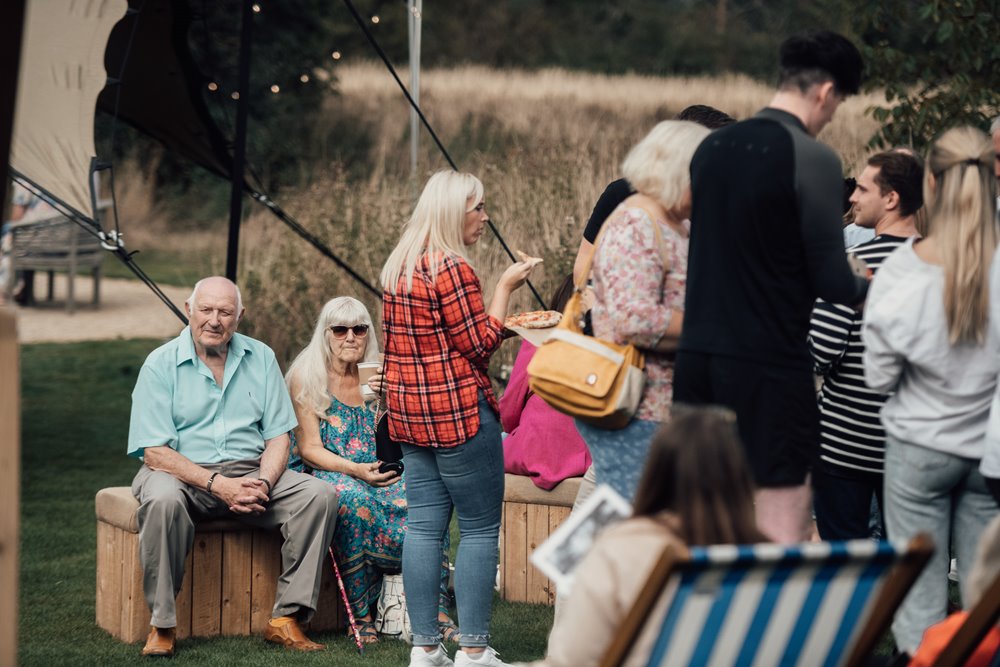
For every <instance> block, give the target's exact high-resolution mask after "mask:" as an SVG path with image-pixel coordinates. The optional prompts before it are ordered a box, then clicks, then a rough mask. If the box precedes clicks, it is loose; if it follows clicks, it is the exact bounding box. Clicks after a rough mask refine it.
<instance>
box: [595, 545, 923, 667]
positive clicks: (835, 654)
mask: <svg viewBox="0 0 1000 667" xmlns="http://www.w3.org/2000/svg"><path fill="white" fill-rule="evenodd" d="M932 552H933V544H932V542H931V539H930V537H929V536H926V535H920V536H918V537H916V538H914V540H912V541H911V542H910V544H908V545H904V546H901V547H898V548H897V547H894V546H892V545H891V544H889V543H887V542H879V543H876V542H872V541H870V540H856V541H851V542H817V543H810V544H799V545H791V546H784V545H777V544H758V545H753V546H733V545H722V546H712V547H707V548H692V549H690V551H689V552H687V553H685V552H684V551H683V550H680V551H678V550H676V549H675V548H671V547H668V548H667V550H666V551H664V553H663V555H662V556H661V557H660V559H659V561H658V562H657V564H656V566H655V567H654V568H653V572H652V574H651V575H650V577H649V579H648V580H647V582H646V585H645V587H644V588H643V590H642V592H641V593H640V595H639V598H638V599H637V600H636V603H635V605H634V606H633V608H632V609H631V611H630V612H629V613H628V615H627V616H626V618H625V621H624V622H623V624H622V628H621V630H620V631H619V632H618V633H617V634H616V636H615V640H614V642H613V643H612V645H611V646H610V647H609V649H608V651H607V653H606V654H605V656H604V658H603V660H602V661H601V665H602V667H618V666H619V665H623V664H628V665H646V666H647V667H659V666H661V665H670V666H675V665H713V666H715V665H718V666H727V667H728V666H730V665H732V666H737V665H739V666H745V667H751V666H752V667H772V666H775V665H806V666H809V667H812V666H813V665H816V666H819V665H822V666H824V667H825V666H830V667H833V666H838V665H850V666H854V665H860V664H863V662H864V660H865V659H866V658H867V657H868V656H869V655H870V653H871V652H872V650H873V649H874V647H875V645H876V644H877V642H878V641H879V639H880V638H881V637H882V635H883V633H884V632H885V630H886V629H887V627H888V625H889V623H890V621H891V620H892V616H893V613H894V612H895V610H896V607H898V606H899V604H900V602H902V600H903V597H904V596H905V595H906V592H907V591H908V590H909V588H910V586H911V585H912V584H913V581H914V579H916V577H917V575H918V574H919V573H920V571H921V570H922V569H923V567H924V565H926V563H927V560H928V559H929V558H930V556H931V553H932ZM647 626H652V627H647ZM644 630H645V632H646V633H650V634H654V635H655V639H654V640H653V642H652V649H651V653H650V655H649V656H648V657H646V656H640V655H635V656H629V652H630V651H631V649H632V647H633V646H634V645H635V643H636V640H637V639H638V638H639V637H640V635H643V631H644ZM643 636H644V638H646V642H645V644H647V645H648V643H649V635H648V634H647V635H643Z"/></svg>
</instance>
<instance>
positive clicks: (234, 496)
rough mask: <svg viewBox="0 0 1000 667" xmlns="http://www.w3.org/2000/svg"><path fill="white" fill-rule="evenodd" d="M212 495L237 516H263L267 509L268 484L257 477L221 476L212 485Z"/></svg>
mask: <svg viewBox="0 0 1000 667" xmlns="http://www.w3.org/2000/svg"><path fill="white" fill-rule="evenodd" d="M212 495H214V496H215V497H216V498H218V499H219V500H221V501H222V502H224V503H226V505H227V506H228V507H229V511H230V512H234V513H236V514H263V512H264V510H265V509H266V507H267V503H268V500H270V499H269V498H268V496H267V484H265V483H264V481H263V480H260V479H257V478H256V477H226V476H225V475H219V476H218V477H216V478H215V481H214V482H213V483H212Z"/></svg>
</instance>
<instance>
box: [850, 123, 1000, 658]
mask: <svg viewBox="0 0 1000 667" xmlns="http://www.w3.org/2000/svg"><path fill="white" fill-rule="evenodd" d="M992 161H993V149H992V147H991V145H990V140H989V137H987V136H986V134H985V133H983V132H981V131H979V130H977V129H974V128H971V127H959V128H955V129H952V130H949V131H948V132H946V133H945V134H943V135H942V136H941V137H940V138H939V139H938V140H937V141H936V142H935V143H934V145H933V146H932V147H931V151H930V154H929V155H928V159H927V165H926V171H925V176H924V202H925V205H926V207H927V217H928V223H929V231H928V233H927V236H926V237H925V238H923V239H920V240H914V239H910V240H909V241H907V242H906V243H905V244H904V245H902V246H901V247H900V248H899V249H898V250H896V252H895V253H893V254H892V255H890V256H889V258H888V259H886V260H885V261H884V262H883V263H882V266H881V268H880V269H879V272H878V273H877V274H876V276H875V279H874V280H873V282H872V288H871V291H870V293H869V295H868V302H867V304H866V306H865V317H864V325H863V328H862V340H863V341H864V344H865V352H864V357H863V358H864V372H865V382H866V383H867V384H868V386H869V387H870V388H871V389H872V390H874V391H876V392H879V393H883V394H887V393H890V392H894V393H893V395H892V396H891V397H890V398H889V399H888V400H887V401H886V403H885V407H884V408H883V409H882V424H883V426H884V427H885V432H886V452H885V472H884V474H885V491H884V494H885V521H886V528H887V530H888V534H889V535H888V536H889V539H891V540H894V541H897V540H907V539H909V538H911V537H913V536H914V535H916V534H917V533H921V532H925V533H929V534H930V535H931V537H932V538H933V539H934V544H935V550H934V555H933V556H932V558H931V561H930V562H929V563H928V565H927V567H926V568H925V569H924V571H923V573H922V574H921V575H920V577H919V578H918V579H917V581H916V583H915V584H914V585H913V587H912V588H911V590H910V593H909V595H908V596H907V597H906V599H905V600H904V601H903V604H902V605H901V606H900V608H899V611H898V612H897V614H896V618H895V620H894V622H893V625H892V630H893V634H894V635H895V637H896V644H897V646H898V647H899V648H900V649H901V650H902V651H905V652H907V653H909V654H911V655H912V653H913V652H914V651H915V650H916V648H917V646H918V645H919V643H920V639H921V637H922V636H923V634H924V631H925V630H926V629H927V628H928V627H930V626H931V625H933V624H935V623H937V622H939V621H941V620H942V619H944V617H945V614H946V613H947V606H948V578H947V572H948V561H949V553H951V552H954V554H955V556H956V557H957V559H958V577H959V583H960V585H961V588H962V597H963V599H965V598H966V594H967V593H968V577H967V575H968V572H967V570H968V567H969V565H970V564H972V563H973V562H974V560H975V549H976V544H977V542H978V540H979V536H980V535H981V534H982V532H983V530H984V529H985V528H986V525H987V524H988V523H989V522H990V520H991V519H992V518H993V517H994V516H996V515H997V513H998V508H997V503H996V501H995V500H994V499H993V496H992V495H991V494H990V492H989V490H988V489H987V487H986V482H985V481H984V479H983V476H982V474H980V472H979V463H980V459H981V458H982V457H983V453H984V441H985V440H986V429H987V419H988V417H989V413H990V404H991V402H992V400H993V396H994V392H995V390H996V386H997V374H998V373H1000V332H998V328H997V323H998V321H1000V299H998V298H997V295H1000V266H998V265H997V262H996V261H994V252H995V249H996V247H997V243H998V241H1000V231H998V228H997V225H996V222H995V205H994V201H995V199H996V188H997V186H996V179H995V178H994V175H993V173H992ZM991 263H992V264H993V266H992V268H991Z"/></svg>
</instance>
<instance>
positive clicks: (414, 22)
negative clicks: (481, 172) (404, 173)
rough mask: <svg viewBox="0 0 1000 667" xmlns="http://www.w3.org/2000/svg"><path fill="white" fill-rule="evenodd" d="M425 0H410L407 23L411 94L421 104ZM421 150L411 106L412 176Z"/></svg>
mask: <svg viewBox="0 0 1000 667" xmlns="http://www.w3.org/2000/svg"><path fill="white" fill-rule="evenodd" d="M423 8H424V2H423V0H409V16H408V21H407V25H408V26H409V35H410V95H411V96H412V97H413V101H414V102H415V103H416V104H417V105H419V104H420V26H421V21H422V14H423ZM419 150H420V118H419V117H418V116H417V111H416V109H414V108H412V107H411V108H410V177H411V178H414V179H415V178H416V176H417V153H418V152H419Z"/></svg>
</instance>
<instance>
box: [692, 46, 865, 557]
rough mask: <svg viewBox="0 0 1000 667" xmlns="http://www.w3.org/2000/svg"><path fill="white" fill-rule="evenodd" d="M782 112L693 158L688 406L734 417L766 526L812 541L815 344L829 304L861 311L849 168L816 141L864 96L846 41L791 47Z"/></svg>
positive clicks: (743, 125)
mask: <svg viewBox="0 0 1000 667" xmlns="http://www.w3.org/2000/svg"><path fill="white" fill-rule="evenodd" d="M780 61H781V77H780V81H779V86H778V90H777V92H776V93H775V95H774V98H773V99H772V100H771V103H770V105H769V106H768V107H767V108H766V109H764V110H762V111H760V112H759V113H757V114H756V115H755V116H754V117H752V118H749V119H747V120H744V121H742V122H739V123H736V124H735V125H730V126H729V127H724V128H722V129H719V130H716V131H715V132H713V133H712V134H710V135H709V136H708V137H707V138H706V139H705V140H704V141H703V142H702V143H701V145H700V146H699V147H698V150H697V151H696V152H695V155H694V158H693V159H692V161H691V195H692V210H691V240H690V249H689V255H688V284H687V291H686V299H685V304H684V329H683V331H682V333H681V341H680V348H679V351H678V353H677V361H676V366H675V371H674V402H675V403H691V404H718V405H724V406H726V407H729V408H731V409H733V410H734V411H735V412H736V414H737V416H738V422H739V430H740V439H741V440H742V442H743V444H744V446H745V447H746V450H747V458H748V459H749V461H750V465H751V467H752V468H753V472H754V480H755V482H756V483H757V486H758V492H757V496H756V503H755V505H756V509H757V520H758V525H759V526H760V529H761V531H763V532H764V533H765V534H766V535H767V536H768V537H769V538H771V539H773V540H775V541H778V542H799V541H803V540H806V539H808V536H809V532H810V530H811V521H810V519H811V509H812V508H811V502H810V500H811V498H810V492H809V486H808V484H807V479H808V474H809V469H810V467H811V465H812V463H813V461H814V460H815V457H816V453H817V449H818V446H819V412H818V409H817V407H816V400H815V391H814V386H813V377H812V358H811V356H810V354H809V347H808V344H807V342H806V341H807V336H808V333H809V315H810V313H811V312H812V308H813V304H814V303H815V301H816V299H817V298H822V299H824V300H826V301H828V302H831V303H842V304H847V305H852V306H853V305H856V304H859V303H860V302H861V301H863V300H864V297H865V292H866V290H867V287H868V281H867V279H866V278H865V277H864V276H858V275H855V274H854V273H852V271H851V268H850V266H849V264H848V260H847V257H846V256H845V255H844V242H843V235H842V231H841V230H842V226H841V210H842V195H843V180H842V176H843V174H842V173H841V166H840V160H839V159H838V157H837V155H836V153H834V152H833V151H832V150H831V149H830V148H829V147H828V146H825V145H823V144H822V143H820V142H818V141H816V139H815V136H816V135H817V134H819V132H820V131H821V130H822V129H823V128H824V127H825V126H826V125H827V123H829V122H830V120H831V119H832V118H833V114H834V113H835V112H836V110H837V108H838V107H839V106H840V104H841V102H843V101H844V99H846V97H847V96H848V95H851V94H854V93H856V92H857V91H858V88H859V86H860V82H861V69H862V62H861V55H860V54H859V53H858V50H857V48H855V47H854V45H853V44H851V42H850V41H848V40H847V39H846V38H845V37H843V36H842V35H838V34H836V33H831V32H816V33H804V34H800V35H795V36H793V37H790V38H789V39H787V40H786V41H785V42H784V44H782V46H781V54H780Z"/></svg>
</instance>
